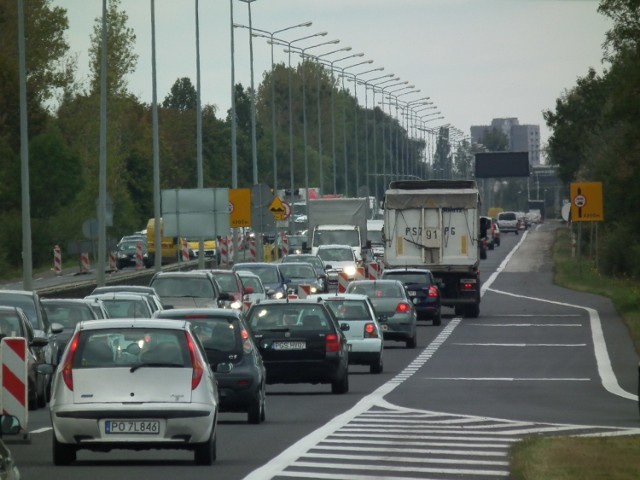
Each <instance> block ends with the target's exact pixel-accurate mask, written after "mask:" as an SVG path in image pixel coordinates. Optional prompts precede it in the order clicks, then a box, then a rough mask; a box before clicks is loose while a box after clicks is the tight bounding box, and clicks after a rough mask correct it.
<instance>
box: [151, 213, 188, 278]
mask: <svg viewBox="0 0 640 480" xmlns="http://www.w3.org/2000/svg"><path fill="white" fill-rule="evenodd" d="M162 234H163V229H162V219H160V243H161V252H162V263H163V264H164V263H175V262H176V261H177V260H178V258H179V257H178V255H179V253H180V252H181V250H182V247H181V242H179V241H178V237H165V236H163V235H162ZM155 235H156V234H155V218H150V219H149V221H148V222H147V256H148V260H147V261H148V266H153V265H154V263H155V256H156V248H155V238H156V237H155ZM189 256H191V255H189Z"/></svg>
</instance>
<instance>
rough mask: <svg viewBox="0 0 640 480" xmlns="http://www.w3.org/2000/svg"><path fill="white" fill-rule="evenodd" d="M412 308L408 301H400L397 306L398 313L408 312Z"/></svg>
mask: <svg viewBox="0 0 640 480" xmlns="http://www.w3.org/2000/svg"><path fill="white" fill-rule="evenodd" d="M409 310H411V306H410V305H409V304H408V303H399V304H398V306H397V307H396V313H407V312H408V311H409Z"/></svg>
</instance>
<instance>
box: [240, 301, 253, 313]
mask: <svg viewBox="0 0 640 480" xmlns="http://www.w3.org/2000/svg"><path fill="white" fill-rule="evenodd" d="M252 304H253V302H252V301H251V300H243V301H242V313H246V312H247V311H248V310H249V308H251V305H252Z"/></svg>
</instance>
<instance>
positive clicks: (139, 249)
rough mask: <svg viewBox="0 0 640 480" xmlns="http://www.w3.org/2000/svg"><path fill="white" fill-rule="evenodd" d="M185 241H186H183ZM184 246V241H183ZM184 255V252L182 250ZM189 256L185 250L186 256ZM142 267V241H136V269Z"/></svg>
mask: <svg viewBox="0 0 640 480" xmlns="http://www.w3.org/2000/svg"><path fill="white" fill-rule="evenodd" d="M185 243H186V242H185ZM183 248H184V243H183ZM183 255H184V252H183ZM188 256H189V252H188V251H187V257H188ZM143 267H144V262H143V260H142V242H138V243H136V270H140V269H141V268H143Z"/></svg>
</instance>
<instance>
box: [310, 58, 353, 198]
mask: <svg viewBox="0 0 640 480" xmlns="http://www.w3.org/2000/svg"><path fill="white" fill-rule="evenodd" d="M350 50H351V47H343V48H339V49H337V50H333V51H331V52H327V53H323V54H321V55H316V61H318V60H320V59H321V58H323V57H327V56H329V55H333V54H334V53H337V52H348V51H350ZM316 81H317V86H316V89H317V97H318V98H317V101H318V108H317V109H318V160H319V163H318V170H319V172H320V192H322V193H324V166H323V160H322V114H321V109H320V105H321V102H320V69H319V68H318V70H317V75H316Z"/></svg>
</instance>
